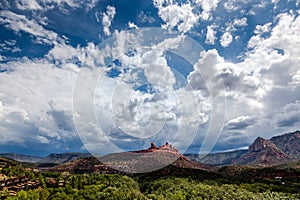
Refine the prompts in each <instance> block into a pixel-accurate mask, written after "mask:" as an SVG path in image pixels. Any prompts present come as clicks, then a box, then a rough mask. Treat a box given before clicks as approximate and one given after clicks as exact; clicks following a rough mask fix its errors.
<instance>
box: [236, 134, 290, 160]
mask: <svg viewBox="0 0 300 200" xmlns="http://www.w3.org/2000/svg"><path fill="white" fill-rule="evenodd" d="M291 160H293V157H291V156H290V155H288V154H286V153H284V152H283V151H281V150H280V149H278V147H277V146H276V145H275V144H274V143H273V142H272V141H271V140H266V139H264V138H262V137H258V138H256V140H255V141H254V142H253V143H252V144H251V145H250V146H249V149H248V151H247V152H246V153H245V154H244V155H242V156H241V157H240V158H239V159H238V160H237V161H236V163H237V164H260V165H266V166H271V165H277V164H281V163H285V162H287V161H291Z"/></svg>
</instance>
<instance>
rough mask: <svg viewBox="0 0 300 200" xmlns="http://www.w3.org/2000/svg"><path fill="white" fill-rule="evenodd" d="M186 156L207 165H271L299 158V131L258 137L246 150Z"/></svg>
mask: <svg viewBox="0 0 300 200" xmlns="http://www.w3.org/2000/svg"><path fill="white" fill-rule="evenodd" d="M185 156H186V157H187V158H189V159H191V160H194V161H197V162H200V163H205V164H209V165H215V166H222V165H232V164H241V165H246V164H247V165H249V164H256V165H264V166H272V165H278V164H282V163H286V162H289V161H294V160H300V131H295V132H291V133H286V134H283V135H279V136H274V137H272V138H271V139H264V138H262V137H258V138H256V139H255V141H254V142H253V143H252V144H251V145H250V146H249V148H248V150H236V151H231V152H221V153H213V154H208V155H197V154H188V155H185Z"/></svg>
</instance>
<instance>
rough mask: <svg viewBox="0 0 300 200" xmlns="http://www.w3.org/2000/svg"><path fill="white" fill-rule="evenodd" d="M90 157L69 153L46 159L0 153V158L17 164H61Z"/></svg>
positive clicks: (87, 154) (52, 155)
mask: <svg viewBox="0 0 300 200" xmlns="http://www.w3.org/2000/svg"><path fill="white" fill-rule="evenodd" d="M89 156H92V155H91V154H90V153H80V152H71V153H61V154H54V153H52V154H49V155H48V156H46V157H39V156H29V155H24V154H16V153H0V157H5V158H9V159H13V160H15V161H18V162H27V163H39V164H44V163H51V164H62V163H66V162H69V161H72V160H76V159H78V158H83V157H89Z"/></svg>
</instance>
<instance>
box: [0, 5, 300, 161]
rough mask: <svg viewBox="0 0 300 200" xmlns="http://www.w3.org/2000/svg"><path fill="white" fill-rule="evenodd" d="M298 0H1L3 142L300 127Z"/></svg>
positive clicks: (207, 141)
mask: <svg viewBox="0 0 300 200" xmlns="http://www.w3.org/2000/svg"><path fill="white" fill-rule="evenodd" d="M299 6H300V1H299V0H287V1H283V0H270V1H267V0H260V1H257V0H247V1H246V0H182V1H175V0H153V1H151V0H131V1H130V2H129V1H125V0H111V1H107V0H85V1H78V0H65V1H62V0H1V1H0V152H14V153H23V154H28V155H39V156H46V155H48V154H50V153H62V152H92V153H97V154H101V155H105V154H109V153H114V152H120V151H128V150H136V149H143V148H148V147H149V146H150V142H152V141H154V142H155V143H156V144H157V145H158V146H159V145H162V144H164V143H165V142H170V143H171V144H173V145H174V146H176V147H177V148H178V149H179V150H180V152H181V153H207V152H219V151H230V150H235V149H244V148H247V147H248V146H249V145H250V144H251V143H252V142H253V140H254V139H255V138H256V137H258V136H261V137H264V138H271V137H272V136H275V135H279V134H283V133H287V132H292V131H295V130H299V129H300V128H299V127H300V35H299V33H300V17H299V14H300V7H299Z"/></svg>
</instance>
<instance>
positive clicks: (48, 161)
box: [0, 131, 300, 172]
mask: <svg viewBox="0 0 300 200" xmlns="http://www.w3.org/2000/svg"><path fill="white" fill-rule="evenodd" d="M0 157H6V158H10V159H13V160H16V161H19V162H27V163H34V164H36V165H38V166H40V167H49V166H55V165H60V164H64V163H72V164H70V166H72V165H74V164H75V163H76V162H79V161H76V160H80V158H83V160H84V158H90V157H92V155H91V154H89V153H62V154H50V155H48V156H46V157H37V156H28V155H22V154H13V153H0ZM98 160H99V159H98ZM100 160H101V161H103V162H104V163H106V165H108V166H109V165H111V166H119V167H120V166H122V167H123V168H122V169H121V168H120V169H118V170H121V171H127V172H128V170H129V169H130V170H131V171H132V172H137V169H136V168H137V166H138V165H141V164H140V163H139V162H140V161H138V160H143V161H144V162H145V163H147V164H146V165H143V167H144V168H143V169H139V170H142V171H145V172H146V171H151V170H152V169H156V168H157V169H159V167H160V166H165V165H167V163H173V164H174V165H178V166H179V165H180V166H183V167H184V166H186V167H187V168H188V167H190V168H201V169H204V170H208V171H212V170H213V167H212V168H211V167H208V165H210V166H224V165H233V164H238V165H263V166H272V165H278V164H282V163H287V162H290V161H295V160H300V131H295V132H291V133H286V134H283V135H279V136H274V137H272V138H271V139H264V138H262V137H258V138H257V139H256V140H255V141H254V142H253V143H252V144H251V145H250V146H249V148H248V150H236V151H231V152H221V153H213V154H208V155H198V154H186V155H181V154H179V152H178V150H177V149H175V148H172V147H171V145H170V144H168V143H166V144H165V145H162V146H160V147H156V146H155V144H153V143H152V144H151V146H150V148H149V149H146V150H139V151H133V152H123V153H117V154H110V155H106V156H104V157H101V159H100ZM133 160H134V162H133ZM94 164H95V163H94ZM97 164H101V163H97ZM139 167H140V166H139ZM71 168H72V167H71ZM79 168H80V167H79Z"/></svg>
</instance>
